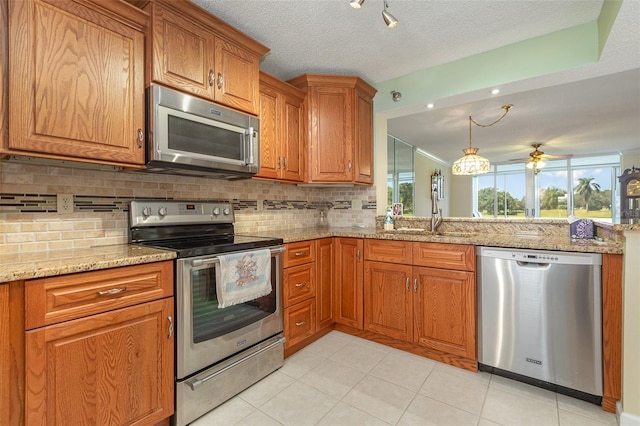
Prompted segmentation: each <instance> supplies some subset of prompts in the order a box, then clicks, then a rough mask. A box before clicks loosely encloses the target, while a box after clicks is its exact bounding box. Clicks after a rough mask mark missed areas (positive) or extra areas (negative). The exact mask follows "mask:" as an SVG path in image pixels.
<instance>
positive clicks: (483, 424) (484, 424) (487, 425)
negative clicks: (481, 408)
mask: <svg viewBox="0 0 640 426" xmlns="http://www.w3.org/2000/svg"><path fill="white" fill-rule="evenodd" d="M478 426H502V425H501V424H500V423H496V422H492V421H491V420H487V419H483V418H481V419H480V421H479V422H478Z"/></svg>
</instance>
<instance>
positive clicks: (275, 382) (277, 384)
mask: <svg viewBox="0 0 640 426" xmlns="http://www.w3.org/2000/svg"><path fill="white" fill-rule="evenodd" d="M294 381H295V379H293V378H292V377H290V376H287V375H286V374H284V373H281V372H280V371H274V372H273V373H271V374H269V375H268V376H267V377H265V378H264V379H262V380H260V381H259V382H258V383H256V384H254V385H253V386H251V387H250V388H248V389H246V390H245V391H243V392H242V393H240V394H239V395H238V397H240V398H241V399H243V400H244V401H246V402H248V403H249V404H251V405H253V406H254V407H260V406H261V405H262V404H264V403H265V402H267V401H268V400H270V399H271V398H273V397H274V396H276V395H277V394H278V393H280V392H281V391H282V390H283V389H285V388H286V387H288V386H289V385H291V384H292V383H293V382H294Z"/></svg>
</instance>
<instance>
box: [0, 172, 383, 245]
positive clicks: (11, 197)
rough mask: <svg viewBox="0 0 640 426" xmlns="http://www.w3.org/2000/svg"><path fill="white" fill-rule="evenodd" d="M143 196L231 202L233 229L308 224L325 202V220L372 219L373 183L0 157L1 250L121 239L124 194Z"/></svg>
mask: <svg viewBox="0 0 640 426" xmlns="http://www.w3.org/2000/svg"><path fill="white" fill-rule="evenodd" d="M57 194H72V195H73V209H74V212H73V213H68V214H58V212H57V202H56V196H57ZM145 198H163V199H177V200H213V201H225V202H231V203H233V207H234V212H235V216H236V222H235V229H236V232H237V233H251V232H264V231H278V230H287V229H296V228H305V227H310V226H314V225H315V223H316V220H317V217H318V212H317V208H318V207H321V206H322V207H325V206H326V207H328V208H329V213H328V220H329V223H330V225H331V226H341V227H347V226H354V225H364V226H370V227H373V226H375V215H376V191H375V187H358V186H354V187H338V188H335V187H331V188H317V187H309V186H296V185H288V184H280V183H276V182H266V181H259V180H239V181H225V180H215V179H208V178H196V177H185V176H167V175H159V174H151V173H127V172H116V171H105V170H91V169H80V168H70V167H57V166H46V165H35V164H23V163H14V162H7V161H2V162H1V163H0V252H5V253H11V252H27V251H39V250H55V249H64V248H77V247H88V246H96V245H108V244H121V243H126V241H127V228H128V223H127V213H128V208H129V201H130V200H132V199H145Z"/></svg>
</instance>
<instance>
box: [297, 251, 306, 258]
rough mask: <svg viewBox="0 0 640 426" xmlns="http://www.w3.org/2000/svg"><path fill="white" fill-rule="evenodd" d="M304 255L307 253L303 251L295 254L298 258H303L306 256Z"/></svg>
mask: <svg viewBox="0 0 640 426" xmlns="http://www.w3.org/2000/svg"><path fill="white" fill-rule="evenodd" d="M304 253H305V252H303V251H297V252H296V253H295V255H296V257H300V256H303V255H304Z"/></svg>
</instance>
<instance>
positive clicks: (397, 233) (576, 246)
mask: <svg viewBox="0 0 640 426" xmlns="http://www.w3.org/2000/svg"><path fill="white" fill-rule="evenodd" d="M259 235H262V236H272V237H279V238H282V239H283V240H284V242H285V243H293V242H297V241H304V240H312V239H317V238H326V237H350V238H373V239H379V240H396V241H424V242H435V243H448V244H472V245H476V246H491V247H507V248H525V249H540V250H559V251H578V252H587V253H612V254H621V253H622V244H621V243H620V242H617V241H612V240H595V239H590V240H574V239H571V238H569V236H549V235H530V234H518V233H516V234H495V233H475V232H451V233H449V234H448V235H447V234H446V233H445V235H432V234H430V233H429V232H428V231H415V230H413V231H412V230H394V231H384V230H382V229H379V228H357V227H354V228H340V227H330V228H306V229H305V228H303V229H293V230H287V231H273V232H263V233H261V234H259Z"/></svg>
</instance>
